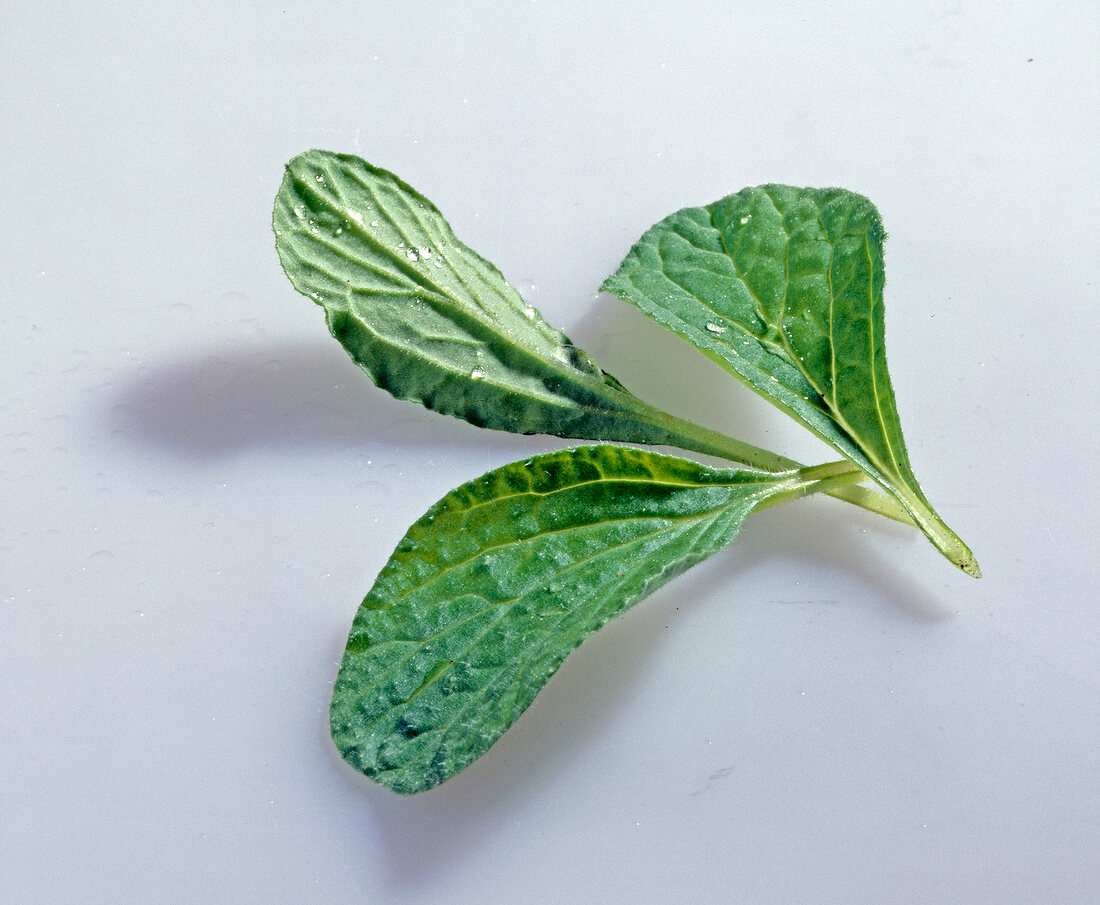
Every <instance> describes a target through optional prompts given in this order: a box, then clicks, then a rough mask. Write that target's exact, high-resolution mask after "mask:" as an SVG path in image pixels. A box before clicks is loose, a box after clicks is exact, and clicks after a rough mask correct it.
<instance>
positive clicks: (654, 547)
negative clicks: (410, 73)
mask: <svg viewBox="0 0 1100 905" xmlns="http://www.w3.org/2000/svg"><path fill="white" fill-rule="evenodd" d="M274 229H275V236H276V246H277V249H278V252H279V258H280V260H281V262H282V265H283V268H284V270H285V271H286V274H287V276H288V277H289V278H290V280H291V282H292V283H293V284H294V286H295V288H296V289H298V291H300V292H301V293H303V294H304V295H306V296H308V297H309V298H311V299H312V300H313V301H314V302H316V303H317V304H318V305H320V306H321V307H322V309H323V310H324V313H325V319H326V321H327V323H328V327H329V330H330V331H331V333H332V335H333V336H334V337H335V338H336V339H337V340H338V341H339V342H340V343H341V344H342V345H343V347H344V348H345V349H346V350H347V352H348V353H349V355H350V356H351V357H352V359H353V360H354V361H355V362H356V363H357V364H358V365H359V367H361V368H362V369H363V371H365V372H366V373H367V374H368V376H370V378H371V379H372V380H373V381H374V382H375V383H376V384H377V385H378V386H380V387H381V388H383V389H385V390H387V391H388V392H390V393H391V394H393V395H394V396H395V397H397V398H398V399H408V400H412V401H416V402H419V403H421V404H423V405H424V406H426V407H427V408H429V409H432V410H434V411H438V412H442V413H444V414H448V415H453V416H455V417H458V418H462V419H464V420H466V421H469V422H470V423H472V424H475V425H477V426H479V427H486V428H493V429H496V430H505V431H512V432H516V433H525V434H530V433H543V434H551V435H554V436H559V437H567V438H573V439H578V440H593V441H600V442H599V443H598V444H596V445H586V446H580V447H575V448H572V449H567V450H563V451H560V452H554V453H550V454H547V455H542V456H537V457H534V458H532V459H528V460H526V461H522V462H513V463H510V464H508V465H505V466H503V467H501V468H497V469H494V470H493V471H491V472H489V473H488V474H486V475H483V476H482V477H481V478H478V479H477V480H475V481H472V482H470V483H468V484H465V485H463V486H462V487H459V488H457V489H456V490H454V491H452V492H451V493H449V494H447V496H445V497H444V498H443V499H442V500H440V501H439V502H438V503H436V504H435V506H433V507H432V508H431V509H429V510H428V512H427V513H426V514H425V515H424V516H423V517H422V518H421V519H419V520H418V521H417V522H416V523H415V524H414V525H413V526H412V527H411V528H410V529H409V531H408V533H407V534H406V535H405V537H404V538H403V539H402V540H401V541H400V542H399V543H398V545H397V548H396V549H395V550H394V553H393V555H392V556H391V557H390V559H389V561H388V562H387V563H386V565H385V567H384V568H383V569H382V571H381V573H380V574H379V576H378V578H377V580H376V581H375V583H374V586H373V587H372V588H371V590H370V592H369V593H368V594H367V596H366V598H365V599H364V600H363V602H362V604H361V605H360V607H359V610H358V612H357V613H356V616H355V620H354V623H353V625H352V629H351V632H350V635H349V638H348V644H347V648H346V650H345V653H344V658H343V661H342V664H341V667H340V672H339V675H338V677H337V680H336V684H335V688H334V691H333V697H332V705H331V709H330V715H331V729H332V736H333V739H334V741H335V742H336V745H337V747H338V748H339V749H340V751H341V753H342V754H343V756H344V757H345V759H347V760H348V761H349V763H351V764H352V765H353V766H355V767H356V768H357V769H359V770H361V771H362V772H363V773H365V774H367V775H368V776H370V777H371V778H372V779H375V780H377V781H378V782H380V783H382V784H384V785H386V786H388V787H390V788H392V789H394V790H395V791H398V792H402V793H411V792H419V791H422V790H425V789H429V788H432V787H433V786H436V785H438V784H439V783H441V782H443V781H444V780H446V779H448V778H450V777H451V776H453V775H454V774H455V773H457V772H458V771H460V770H462V769H463V768H464V767H466V766H467V765H469V764H470V763H471V762H473V761H474V760H475V759H477V758H478V757H480V756H481V755H482V754H484V753H485V751H486V750H488V748H489V747H490V746H491V745H492V744H493V742H495V741H496V739H497V738H499V737H500V735H501V734H502V733H503V732H504V731H505V730H506V729H507V728H508V727H509V726H510V725H511V724H512V723H513V722H514V721H515V720H516V719H517V718H518V717H519V715H520V714H521V713H522V712H523V710H524V709H525V708H526V707H527V706H528V705H529V704H530V703H531V701H532V699H533V698H534V696H535V695H536V694H537V693H538V691H539V689H541V688H542V686H543V685H544V684H545V682H546V681H547V680H548V679H549V677H550V676H551V675H552V674H553V673H554V672H555V671H556V670H557V668H558V666H559V665H560V664H561V662H562V660H563V659H564V658H565V657H566V655H568V653H569V652H570V651H571V650H573V649H574V648H575V647H576V646H577V645H578V644H580V643H581V641H583V640H584V639H585V638H586V637H588V636H589V635H590V634H592V633H593V632H595V631H596V630H597V629H599V628H600V627H601V626H602V625H604V624H605V623H606V622H607V621H608V620H609V619H611V618H612V617H614V616H616V615H618V614H619V613H621V612H622V611H624V610H625V609H627V608H628V607H630V606H631V605H633V604H634V603H636V602H637V601H638V600H640V599H641V598H643V597H644V596H646V595H647V594H649V593H651V592H652V591H653V590H655V589H656V588H658V587H660V586H661V585H662V584H664V583H665V582H667V581H669V580H670V579H672V578H674V577H675V576H677V575H679V574H680V573H681V572H683V571H684V570H685V569H687V568H689V567H691V566H692V565H694V564H695V563H697V562H699V561H700V560H702V559H704V558H706V557H707V556H709V555H711V554H712V553H714V552H716V551H717V550H719V549H721V548H722V547H724V546H725V545H727V544H728V543H729V542H730V541H731V540H732V539H733V538H734V537H735V536H736V534H737V532H738V530H739V529H740V527H741V524H742V522H743V521H744V520H745V518H747V517H748V516H749V514H751V513H752V512H754V511H757V510H760V509H762V508H766V507H769V506H774V505H778V504H780V503H784V502H787V501H789V500H792V499H795V498H798V497H800V496H805V495H807V494H810V493H819V492H820V493H826V494H829V495H831V496H834V497H837V498H839V499H842V500H845V501H847V502H849V503H852V504H854V505H857V506H861V507H863V508H866V509H870V510H872V511H874V512H878V513H880V514H882V515H885V516H887V517H889V518H893V519H896V520H899V521H903V522H909V523H912V524H914V525H916V526H917V527H918V528H920V530H922V531H923V532H924V533H925V535H927V537H928V538H929V540H930V541H931V542H932V543H933V544H934V545H935V546H936V547H937V548H938V549H939V550H940V551H941V552H942V553H943V554H944V555H945V556H946V557H947V558H948V559H949V560H950V561H951V562H953V563H954V564H955V565H957V566H958V567H959V568H961V569H963V570H964V571H966V572H968V573H969V574H971V575H974V576H978V575H979V574H980V573H979V571H978V566H977V562H976V561H975V559H974V557H973V555H972V554H971V552H970V550H969V549H968V548H967V547H966V546H965V544H963V543H962V541H961V540H959V538H958V537H957V536H956V535H955V534H954V532H952V531H951V530H950V529H949V528H948V527H947V526H946V525H945V524H944V522H943V520H942V519H941V518H940V517H939V515H938V514H937V513H936V512H935V510H934V509H933V508H932V505H931V504H930V503H929V502H928V500H927V498H926V497H925V495H924V493H923V491H922V490H921V488H920V485H919V484H918V482H917V479H916V477H915V475H914V474H913V470H912V467H911V465H910V462H909V457H908V454H907V452H906V447H905V443H904V440H903V438H902V433H901V426H900V422H899V419H898V415H897V410H896V406H895V403H894V394H893V389H892V386H891V383H890V377H889V374H888V372H887V369H886V356H885V351H884V344H883V334H884V326H883V325H884V319H883V283H884V273H885V271H884V266H883V240H884V238H885V233H884V232H883V228H882V221H881V218H880V216H879V213H878V211H877V210H876V209H875V207H874V205H872V204H871V202H870V201H868V200H867V199H866V198H864V197H862V196H861V195H857V194H855V193H853V192H849V191H846V190H844V189H835V188H834V189H804V188H793V187H791V186H784V185H766V186H759V187H756V188H747V189H744V190H742V191H740V192H738V193H737V194H734V195H730V196H728V197H726V198H723V199H721V200H720V201H717V202H715V203H714V204H710V205H707V206H706V207H694V208H686V209H684V210H681V211H678V212H676V213H674V214H672V215H671V216H669V217H667V218H665V219H664V220H662V221H661V222H660V223H658V224H656V225H655V226H654V227H652V228H651V229H650V230H649V231H647V232H646V233H645V235H643V236H642V237H641V239H639V241H638V242H637V243H636V244H635V245H634V247H633V248H632V249H631V250H630V252H629V254H628V255H627V257H626V259H625V260H624V261H623V263H622V264H621V265H620V267H619V269H618V270H617V271H616V272H615V273H614V274H613V275H612V276H610V277H609V278H608V279H607V280H606V281H605V282H604V284H603V287H602V288H603V289H604V290H606V291H608V292H611V293H614V294H615V295H617V296H618V297H619V298H621V299H623V300H624V301H627V302H629V303H631V304H633V305H635V306H636V307H637V308H638V309H639V310H641V311H642V312H644V313H645V314H646V315H648V316H649V317H651V318H653V319H654V320H656V321H657V322H658V323H660V324H663V325H664V326H666V327H667V328H668V329H669V330H671V331H672V332H674V333H676V334H677V335H679V336H681V337H682V338H683V339H685V340H687V341H688V342H689V343H691V344H692V345H694V346H695V347H696V348H697V349H699V351H701V352H702V353H703V354H704V355H706V356H707V357H709V358H710V359H711V360H713V361H714V362H715V363H717V364H718V365H719V366H720V367H722V368H723V369H725V370H726V371H728V372H729V373H730V374H731V375H732V376H733V377H735V378H737V380H739V381H740V382H741V383H743V384H744V385H746V386H747V387H749V388H750V389H752V390H753V391H755V392H757V393H758V394H760V395H761V396H763V397H764V398H766V399H768V400H769V401H770V402H772V403H774V404H775V405H776V406H777V407H779V408H780V409H782V410H783V411H785V412H786V413H787V414H788V415H790V416H791V417H793V418H794V419H795V420H797V421H798V422H800V423H801V424H803V425H804V426H805V427H806V428H808V429H809V430H810V431H812V432H813V433H814V434H816V435H817V436H818V437H820V438H821V439H822V440H824V441H825V442H826V443H827V444H829V445H830V446H831V447H832V448H833V449H835V450H836V451H837V452H838V453H840V455H841V456H842V457H843V458H842V459H840V460H838V461H835V462H828V463H825V464H823V465H816V466H811V467H807V466H804V465H802V464H800V463H798V462H796V461H793V460H791V459H789V458H787V457H785V456H782V455H779V454H777V453H774V452H771V451H769V450H765V449H761V448H759V447H756V446H753V445H751V444H747V443H744V442H742V441H739V440H737V439H735V438H732V437H728V436H726V435H724V434H721V433H719V432H716V431H713V430H710V429H708V428H705V427H703V426H701V425H697V424H694V423H692V422H690V421H687V420H685V419H682V418H679V417H677V416H675V415H672V414H669V413H667V412H663V411H661V410H659V409H658V408H656V407H654V406H652V405H650V404H649V403H647V402H645V401H643V400H642V399H640V398H639V397H637V396H636V395H634V394H633V393H631V392H630V391H629V390H628V389H627V388H626V387H624V386H623V385H622V383H620V382H619V381H618V380H616V379H615V378H614V377H612V376H611V375H610V374H609V373H608V372H606V371H605V370H603V368H602V367H600V365H599V364H597V363H596V362H595V361H594V360H593V358H592V357H591V356H590V355H589V354H588V353H587V352H585V351H584V350H583V349H580V348H579V347H577V346H576V345H575V344H574V343H572V342H571V341H570V340H569V338H568V337H567V336H566V335H565V334H564V333H562V332H561V331H560V330H558V329H556V328H555V327H553V326H551V325H550V324H548V323H547V322H546V321H545V320H544V319H543V318H542V316H541V315H540V314H539V312H538V311H536V310H535V309H534V308H533V307H531V306H530V305H529V304H527V303H526V302H525V301H524V299H523V298H522V296H521V295H520V294H519V293H518V292H517V291H516V289H515V288H514V287H513V286H512V285H511V284H510V283H509V282H508V281H507V280H506V279H505V278H504V277H503V275H502V274H501V273H500V271H499V270H497V268H496V267H494V266H493V265H492V264H491V263H489V262H488V261H486V260H485V259H484V258H482V257H481V256H480V255H479V254H477V252H475V251H473V250H472V249H470V248H469V247H467V246H466V245H465V244H463V243H462V242H461V241H460V240H459V239H458V238H457V237H456V236H455V234H454V233H453V232H452V230H451V228H450V226H449V225H448V223H447V221H446V220H445V219H444V218H443V216H442V214H440V212H439V211H438V209H437V208H436V207H435V206H434V205H433V204H432V203H431V202H430V201H428V199H426V198H425V197H424V196H423V195H421V194H420V193H419V192H417V191H416V190H415V189H413V188H412V187H411V186H409V185H407V184H406V183H404V182H403V181H402V180H400V179H399V178H398V177H396V176H395V175H393V174H392V173H389V172H387V171H386V170H383V169H381V168H379V167H375V166H372V165H370V164H368V163H366V162H365V161H363V160H361V159H359V158H358V157H354V156H350V155H342V154H335V153H332V152H329V151H319V150H314V151H308V152H306V153H304V154H301V155H299V156H298V157H295V158H294V159H293V160H291V161H290V163H289V164H288V165H287V168H286V175H285V177H284V179H283V184H282V187H281V188H280V190H279V193H278V195H277V197H276V201H275V212H274ZM622 443H633V444H642V445H664V446H673V447H678V448H680V449H683V450H687V451H691V452H696V453H705V454H708V455H713V456H718V457H721V458H723V459H726V460H728V461H731V462H735V463H741V464H743V465H748V466H751V470H747V469H743V468H742V469H716V468H710V467H707V466H705V465H702V464H699V463H697V462H693V461H689V460H687V459H683V458H679V457H674V456H668V455H661V454H658V453H654V452H651V451H648V450H645V449H639V448H636V447H627V446H621V445H612V444H622Z"/></svg>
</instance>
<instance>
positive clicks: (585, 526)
mask: <svg viewBox="0 0 1100 905" xmlns="http://www.w3.org/2000/svg"><path fill="white" fill-rule="evenodd" d="M800 480H801V479H800V478H799V476H798V475H797V474H792V473H786V474H781V475H775V474H763V473H760V472H748V471H739V470H716V469H712V468H707V467H706V466H703V465H699V464H697V463H693V462H689V461H687V460H684V459H679V458H675V457H671V456H663V455H658V454H656V453H650V452H647V451H644V450H639V449H631V448H626V447H617V446H607V445H598V446H585V447H580V448H576V449H569V450H563V451H560V452H555V453H550V454H548V455H543V456H539V457H537V458H534V459H531V460H529V461H527V462H513V463H511V464H510V465H505V466H504V467H502V468H498V469H496V470H495V471H491V472H489V473H488V474H486V475H484V476H483V477H481V478H479V479H477V480H475V481H472V482H470V483H468V484H465V485H463V486H462V487H459V488H458V489H457V490H454V491H452V492H451V493H449V494H447V495H446V496H445V497H444V498H443V499H442V500H440V501H439V502H438V503H437V504H436V505H435V506H433V507H432V508H431V509H430V510H429V511H428V512H427V513H426V514H425V515H424V516H423V517H422V518H421V519H420V520H419V521H417V522H416V523H415V524H414V525H413V526H412V527H411V528H410V529H409V531H408V533H407V534H406V536H405V537H404V538H403V539H402V541H401V542H400V543H399V544H398V545H397V549H396V550H395V551H394V553H393V555H392V557H391V558H390V560H389V562H387V564H386V565H385V567H384V568H383V569H382V571H381V573H380V574H379V576H378V579H377V581H376V582H375V584H374V587H373V588H371V591H370V593H369V594H368V595H367V596H366V598H365V599H364V600H363V603H362V605H361V606H360V608H359V611H358V613H357V615H356V617H355V621H354V624H353V626H352V629H351V633H350V635H349V638H348V643H347V649H346V651H345V654H344V658H343V662H342V665H341V667H340V672H339V676H338V678H337V681H336V685H335V688H334V691H333V696H332V706H331V724H332V726H331V728H332V736H333V739H334V741H335V743H336V746H337V748H338V749H339V750H340V752H341V753H342V754H343V756H344V758H345V759H347V761H348V762H349V763H351V764H352V765H353V766H354V767H355V768H356V769H358V770H360V771H361V772H363V773H365V774H366V775H368V776H370V777H371V778H372V779H374V780H376V781H378V782H380V783H382V784H383V785H386V786H388V787H389V788H391V789H393V790H395V791H397V792H402V793H412V792H419V791H423V790H425V789H429V788H432V787H433V786H435V785H438V784H439V783H441V782H443V781H444V780H446V779H448V778H449V777H451V776H453V775H454V774H455V773H457V772H458V771H460V770H462V769H463V768H464V767H466V766H467V765H469V764H470V763H472V762H473V761H474V760H475V759H477V758H478V757H480V756H481V755H482V754H484V753H485V751H486V750H488V748H489V747H490V746H491V745H492V744H493V743H494V742H495V741H496V740H497V738H498V737H499V736H500V735H501V733H503V732H504V731H505V730H506V729H507V728H508V727H509V726H511V725H512V723H513V722H514V721H515V720H516V719H517V718H518V717H519V715H520V714H521V713H522V712H523V711H524V709H525V708H526V707H527V706H528V705H529V704H530V703H531V701H532V699H533V698H534V697H535V695H536V694H537V693H538V691H539V689H540V688H542V686H543V685H544V684H545V682H546V681H547V679H549V678H550V676H551V675H552V674H553V673H554V672H555V671H556V670H557V668H558V666H559V665H560V664H561V662H562V660H563V659H564V658H565V657H566V655H568V654H569V652H570V651H572V650H573V649H574V648H575V647H576V646H577V645H578V644H580V643H581V642H582V641H583V640H584V639H585V638H586V637H588V636H589V635H591V634H592V633H593V632H595V631H596V630H597V629H599V628H600V627H601V626H602V625H604V624H605V623H606V622H607V621H608V620H609V619H611V618H613V617H614V616H616V615H618V614H619V613H621V612H622V611H623V610H625V609H627V608H628V607H630V606H631V605H632V604H634V603H635V602H637V601H638V600H640V599H641V598H642V597H644V596H646V595H647V594H649V593H650V592H652V591H653V590H655V589H656V588H658V587H660V586H661V585H663V584H664V583H665V582H667V581H668V580H669V579H671V578H673V577H675V576H676V575H678V574H680V573H681V572H683V571H684V570H685V569H687V568H689V567H690V566H692V565H694V564H695V563H697V562H699V561H700V560H702V559H704V558H705V557H707V556H709V555H710V554H712V553H714V552H715V551H716V550H719V549H721V548H722V547H723V546H725V545H726V544H727V543H729V541H730V540H732V538H733V537H734V536H735V535H736V534H737V531H738V529H739V528H740V526H741V523H742V521H743V520H744V518H745V517H746V516H747V515H748V514H749V513H750V512H751V511H752V510H753V509H754V508H755V507H757V506H758V505H760V504H761V503H762V502H765V501H768V500H769V499H772V498H774V497H776V496H777V495H779V494H784V493H786V494H790V493H792V488H794V491H793V492H794V493H795V494H796V495H797V493H799V492H802V491H801V490H799V489H798V488H801V487H803V484H800Z"/></svg>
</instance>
